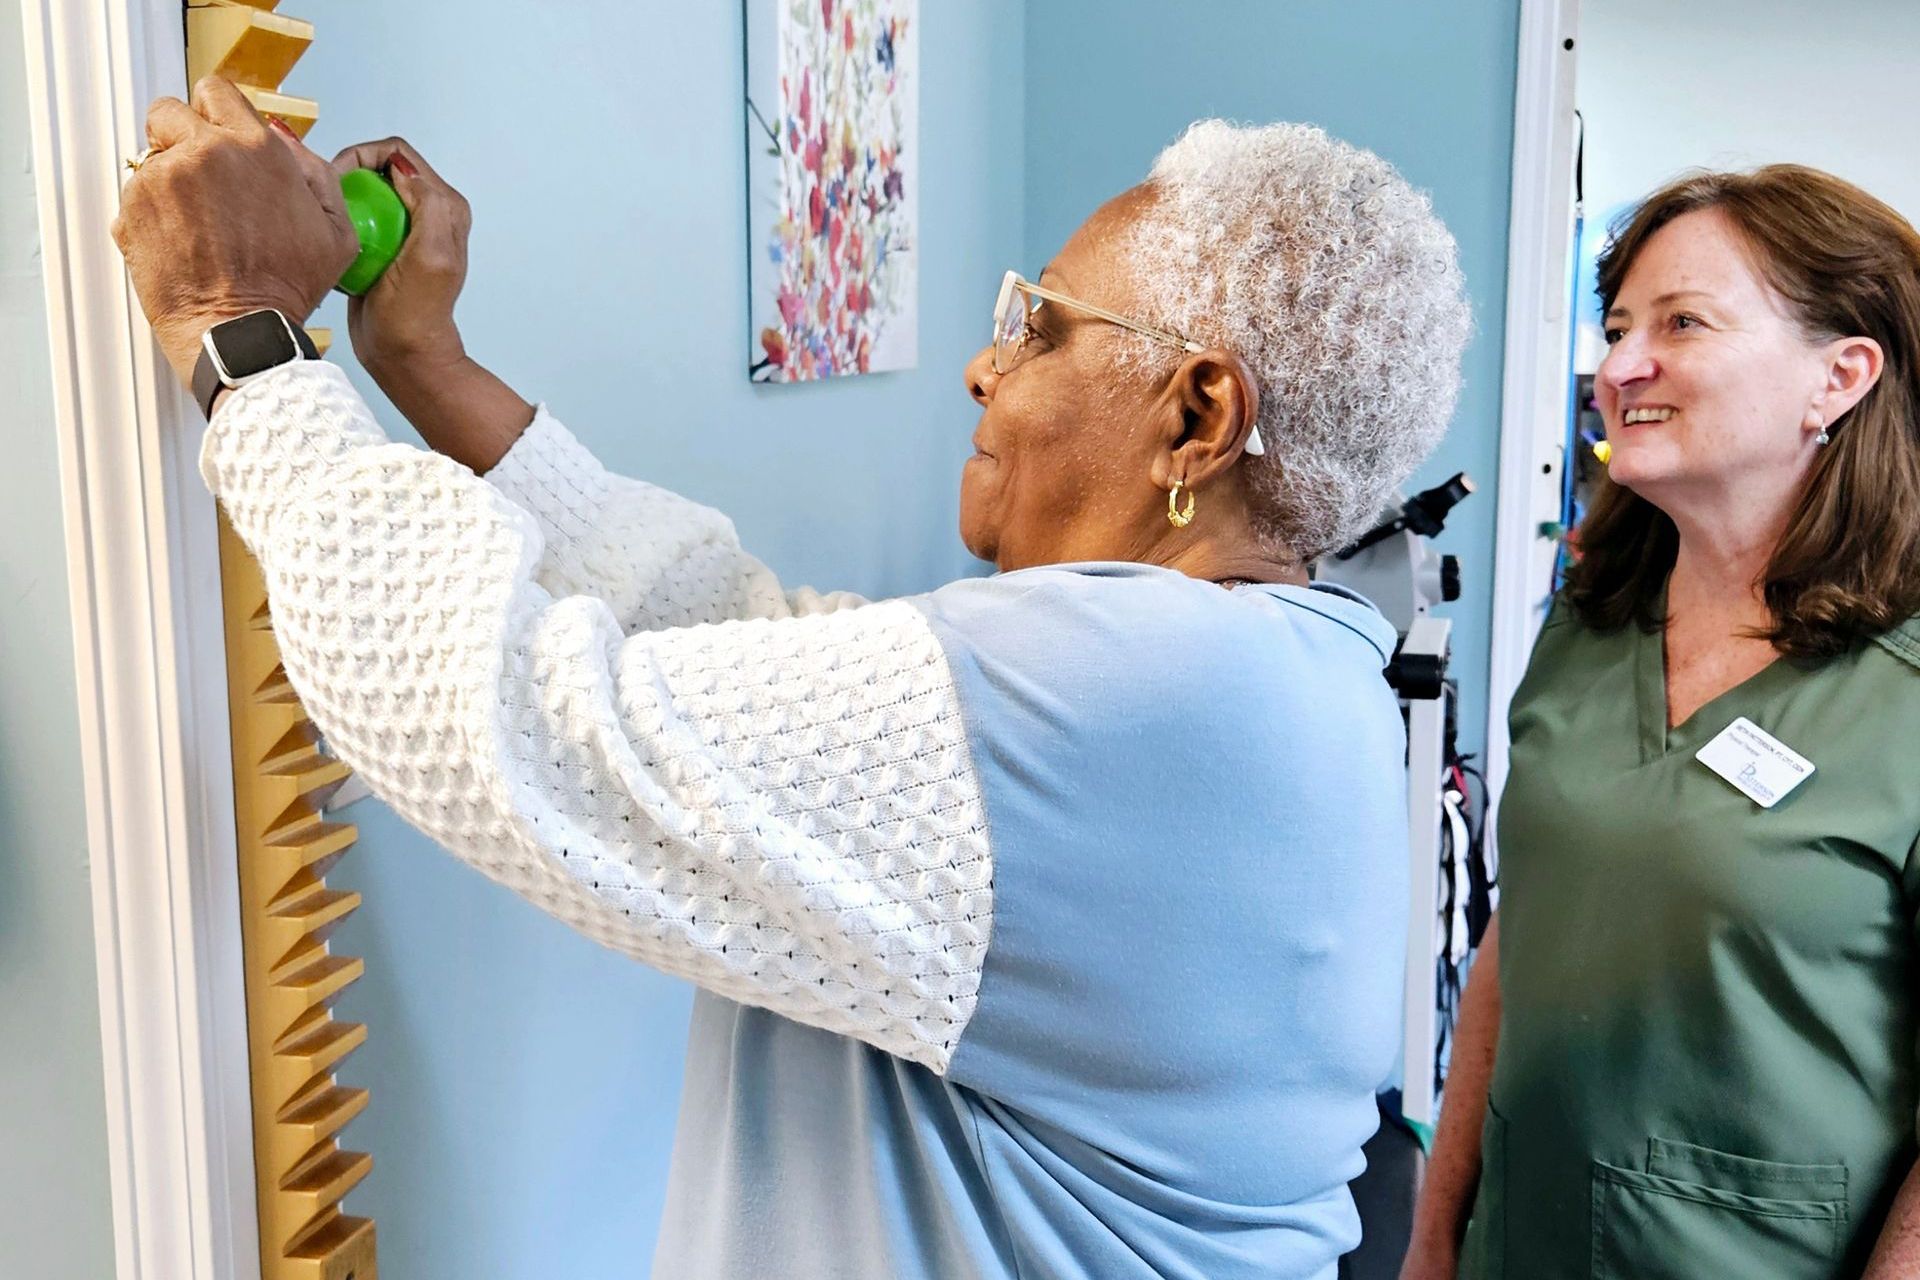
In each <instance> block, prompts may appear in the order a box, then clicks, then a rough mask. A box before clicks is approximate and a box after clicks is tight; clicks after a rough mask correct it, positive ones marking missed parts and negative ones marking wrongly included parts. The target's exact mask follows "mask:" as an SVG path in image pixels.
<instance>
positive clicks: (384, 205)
mask: <svg viewBox="0 0 1920 1280" xmlns="http://www.w3.org/2000/svg"><path fill="white" fill-rule="evenodd" d="M340 194H341V196H342V197H344V198H345V200H346V202H347V215H348V217H350V218H352V219H353V230H354V234H355V235H357V236H359V237H360V256H359V257H357V258H355V259H354V260H353V265H352V266H350V267H348V268H347V271H346V274H345V275H343V276H341V277H340V283H339V284H337V285H335V286H334V287H335V288H336V289H338V290H339V291H340V292H341V293H345V294H349V295H351V296H353V297H356V298H357V297H359V296H360V295H361V294H363V293H365V292H366V291H367V290H369V289H371V288H373V286H374V284H375V282H376V281H378V280H379V279H380V276H381V274H382V273H383V272H385V271H386V269H387V268H388V267H389V266H391V265H392V263H393V260H394V259H395V258H397V257H399V256H400V246H401V245H403V244H405V243H406V239H407V226H408V220H407V206H406V205H405V204H404V203H402V202H401V199H400V193H399V192H397V191H395V190H394V189H393V184H392V183H391V182H388V181H387V179H386V178H385V177H384V176H383V175H381V174H380V173H378V172H376V171H375V170H372V169H351V170H349V171H347V172H346V173H343V174H341V175H340Z"/></svg>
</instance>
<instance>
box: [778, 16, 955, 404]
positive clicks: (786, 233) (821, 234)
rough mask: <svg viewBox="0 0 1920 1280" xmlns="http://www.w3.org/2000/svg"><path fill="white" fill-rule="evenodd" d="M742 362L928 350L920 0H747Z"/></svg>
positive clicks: (789, 363) (837, 363) (808, 367)
mask: <svg viewBox="0 0 1920 1280" xmlns="http://www.w3.org/2000/svg"><path fill="white" fill-rule="evenodd" d="M744 4H745V11H746V23H745V29H746V41H747V48H746V79H747V83H746V131H747V203H748V215H747V242H748V244H747V247H748V267H747V278H748V325H749V343H750V345H749V348H748V376H749V377H751V378H752V379H753V380H754V381H756V382H806V381H811V380H813V379H816V378H835V377H842V376H845V375H848V374H859V373H880V372H884V371H885V370H888V369H911V368H912V367H913V366H914V364H915V362H916V360H917V359H918V356H919V267H918V258H917V255H918V252H919V244H918V238H919V222H920V213H919V204H920V193H919V183H918V176H919V145H920V137H919V132H920V119H919V116H920V101H919V99H920V87H919V57H918V52H919V49H918V45H919V40H918V33H919V17H920V12H919V10H920V4H919V0H744Z"/></svg>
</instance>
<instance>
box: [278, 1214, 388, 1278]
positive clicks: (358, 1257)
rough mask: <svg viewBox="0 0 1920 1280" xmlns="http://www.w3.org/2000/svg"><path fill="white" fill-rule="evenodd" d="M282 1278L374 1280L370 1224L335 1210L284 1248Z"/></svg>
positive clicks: (369, 1220)
mask: <svg viewBox="0 0 1920 1280" xmlns="http://www.w3.org/2000/svg"><path fill="white" fill-rule="evenodd" d="M282 1274H284V1275H285V1276H286V1277H287V1280H378V1277H377V1276H376V1275H375V1272H374V1232H373V1220H372V1219H371V1218H352V1217H348V1216H347V1215H346V1214H344V1213H341V1212H340V1211H339V1210H337V1209H336V1210H334V1211H333V1212H332V1213H329V1214H327V1215H326V1216H324V1217H323V1218H321V1219H320V1220H319V1221H318V1222H315V1223H314V1224H313V1225H312V1226H310V1227H308V1228H307V1229H306V1231H305V1232H304V1233H303V1234H302V1235H300V1236H298V1237H296V1238H295V1239H294V1241H293V1242H292V1243H291V1244H289V1245H288V1246H287V1252H286V1259H285V1263H284V1264H283V1272H282Z"/></svg>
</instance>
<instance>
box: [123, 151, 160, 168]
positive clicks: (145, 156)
mask: <svg viewBox="0 0 1920 1280" xmlns="http://www.w3.org/2000/svg"><path fill="white" fill-rule="evenodd" d="M159 149H160V148H158V147H148V148H147V149H146V150H145V151H142V152H141V153H140V154H139V155H137V156H135V157H134V158H133V159H131V160H129V161H127V168H129V169H132V170H133V171H134V172H135V173H138V172H139V171H140V166H141V165H143V164H145V163H146V162H147V161H149V160H151V159H153V153H154V152H156V151H158V150H159Z"/></svg>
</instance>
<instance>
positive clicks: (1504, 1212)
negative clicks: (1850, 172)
mask: <svg viewBox="0 0 1920 1280" xmlns="http://www.w3.org/2000/svg"><path fill="white" fill-rule="evenodd" d="M1600 294H1601V298H1602V302H1603V304H1604V307H1605V312H1606V321H1605V322H1606V325H1607V340H1608V342H1609V343H1611V349H1610V350H1609V351H1608V354H1607V358H1606V360H1605V361H1604V362H1603V363H1602V365H1601V366H1600V371H1599V376H1598V378H1597V380H1596V383H1595V386H1596V392H1597V398H1598V400H1599V405H1600V409H1601V412H1602V414H1603V415H1604V417H1605V420H1606V427H1607V439H1608V442H1609V444H1610V445H1611V447H1612V452H1611V459H1610V464H1609V465H1610V470H1609V478H1608V481H1607V483H1606V484H1605V485H1604V487H1603V491H1602V493H1601V495H1600V497H1599V499H1598V501H1597V502H1596V503H1595V506H1594V510H1593V514H1592V516H1591V517H1590V518H1589V520H1588V522H1587V523H1586V525H1585V527H1584V528H1583V529H1582V531H1581V546H1582V550H1583V553H1584V556H1583V559H1582V560H1581V561H1580V563H1579V565H1578V566H1577V568H1576V569H1575V570H1574V572H1573V574H1572V576H1571V579H1570V581H1569V584H1568V588H1567V590H1566V592H1565V593H1564V596H1563V598H1562V599H1561V600H1560V601H1559V602H1558V603H1557V604H1556V606H1555V608H1554V610H1553V613H1552V615H1551V616H1550V617H1549V618H1548V620H1547V624H1546V627H1545V629H1544V630H1543V631H1542V632H1541V635H1540V641H1539V645H1538V647H1537V648H1536V649H1535V651H1534V657H1533V664H1532V667H1531V669H1530V670H1529V672H1528V674H1527V677H1526V680H1525V682H1524V683H1523V685H1522V686H1521V689H1520V691H1519V694H1518V695H1517V696H1516V698H1515V699H1514V703H1513V709H1512V720H1513V763H1512V777H1511V781H1510V782H1509V783H1508V786H1507V791H1506V795H1505V798H1504V800H1503V802H1502V807H1501V819H1500V845H1501V860H1502V865H1503V867H1504V868H1505V881H1506V889H1505V895H1504V903H1503V907H1502V910H1501V913H1500V914H1501V924H1500V925H1499V928H1498V933H1497V935H1490V936H1497V938H1498V942H1497V950H1496V951H1495V952H1494V954H1495V955H1496V956H1497V961H1495V962H1493V963H1483V964H1482V965H1481V966H1480V967H1479V968H1477V969H1476V970H1475V971H1474V975H1473V981H1472V984H1471V989H1470V991H1469V993H1468V1000H1467V1012H1466V1016H1465V1018H1464V1019H1463V1023H1462V1028H1461V1034H1460V1042H1459V1050H1458V1052H1457V1054H1456V1056H1455V1077H1454V1081H1453V1084H1452V1086H1451V1087H1450V1089H1449V1091H1448V1098H1447V1105H1446V1108H1445V1111H1444V1113H1443V1115H1442V1118H1441V1125H1440V1133H1439V1141H1438V1144H1437V1147H1436V1150H1435V1152H1434V1159H1433V1164H1432V1166H1431V1169H1430V1173H1429V1178H1428V1183H1427V1186H1426V1188H1425V1192H1424V1195H1423V1198H1422V1201H1421V1204H1420V1208H1419V1213H1418V1215H1417V1219H1418V1220H1417V1224H1416V1233H1415V1240H1414V1248H1413V1252H1412V1254H1411V1256H1410V1258H1409V1260H1408V1263H1407V1266H1406V1271H1405V1274H1406V1275H1407V1276H1408V1277H1451V1276H1453V1275H1454V1274H1455V1271H1456V1268H1455V1258H1456V1256H1459V1255H1460V1253H1461V1249H1460V1247H1459V1243H1458V1242H1459V1241H1460V1238H1461V1230H1462V1228H1463V1226H1464V1227H1465V1233H1466V1240H1465V1249H1464V1258H1463V1259H1462V1265H1460V1266H1459V1268H1458V1274H1459V1275H1461V1276H1466V1277H1473V1278H1474V1280H1493V1278H1495V1277H1499V1276H1515V1277H1521V1276H1524V1277H1526V1278H1527V1280H1555V1278H1556V1277H1572V1276H1579V1277H1583V1278H1584V1277H1587V1276H1589V1275H1591V1276H1594V1277H1603V1276H1604V1277H1614V1276H1618V1277H1633V1278H1634V1280H1660V1278H1662V1277H1707V1276H1713V1277H1719V1276H1729V1277H1731V1276H1738V1277H1741V1278H1742V1280H1840V1278H1841V1277H1859V1276H1861V1275H1863V1274H1864V1275H1865V1276H1867V1277H1870V1280H1893V1278H1894V1277H1912V1276H1915V1275H1920V1173H1916V1171H1915V1168H1914V1117H1915V1109H1916V1105H1920V1073H1917V1072H1916V1065H1915V1059H1916V1049H1915V1037H1916V1031H1917V1030H1920V1004H1917V1003H1916V1001H1915V997H1914V977H1915V972H1916V969H1915V961H1916V948H1915V939H1914V930H1915V923H1916V919H1917V918H1920V786H1916V785H1915V772H1914V761H1913V754H1912V751H1913V746H1914V744H1915V740H1916V739H1915V729H1916V726H1920V621H1917V620H1916V619H1915V614H1917V613H1920V235H1916V234H1915V233H1914V230H1913V228H1912V227H1910V226H1909V225H1908V224H1907V223H1906V221H1905V220H1903V219H1902V218H1901V217H1900V216H1899V215H1898V214H1896V213H1895V212H1894V211H1893V210H1891V209H1889V208H1888V207H1887V206H1886V205H1884V204H1882V203H1881V202H1880V201H1878V200H1875V199H1874V198H1873V197H1871V196H1869V195H1867V194H1866V193H1865V192H1863V191H1861V190H1859V189H1858V188H1856V187H1852V186H1849V185H1848V184H1846V183H1844V182H1841V181H1840V180H1838V179H1836V178H1833V177H1830V176H1828V175H1826V174H1823V173H1819V172H1817V171H1814V170H1811V169H1805V168H1799V167H1794V166H1776V167H1770V168H1765V169H1760V170H1758V171H1756V172H1753V173H1749V174H1706V175H1701V176H1697V177H1690V178H1687V179H1684V180H1682V181H1680V182H1678V183H1676V184H1674V185H1673V186H1670V187H1668V188H1666V189H1664V190H1662V191H1659V192H1657V193H1655V194H1654V195H1653V196H1651V197H1650V198H1649V199H1648V200H1647V201H1646V203H1645V204H1643V205H1642V206H1641V207H1640V209H1639V210H1638V212H1637V213H1635V214H1634V216H1633V217H1632V218H1631V220H1630V221H1628V222H1627V224H1626V225H1625V226H1624V227H1623V228H1621V229H1620V230H1619V231H1618V233H1617V234H1616V236H1615V238H1614V240H1613V241H1612V243H1611V244H1610V246H1609V247H1608V249H1607V251H1606V254H1605V255H1604V257H1603V259H1602V261H1601V266H1600ZM1495 963H1497V966H1498V968H1497V970H1496V968H1495ZM1496 1048H1497V1051H1496ZM1489 1070H1491V1080H1492V1085H1491V1092H1490V1093H1489V1091H1488V1074H1489ZM1476 1185H1477V1188H1478V1199H1477V1204H1474V1206H1473V1208H1472V1213H1471V1218H1472V1221H1471V1225H1470V1226H1467V1225H1466V1222H1467V1218H1468V1212H1467V1210H1468V1205H1469V1204H1470V1203H1473V1201H1474V1198H1475V1188H1476Z"/></svg>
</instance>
